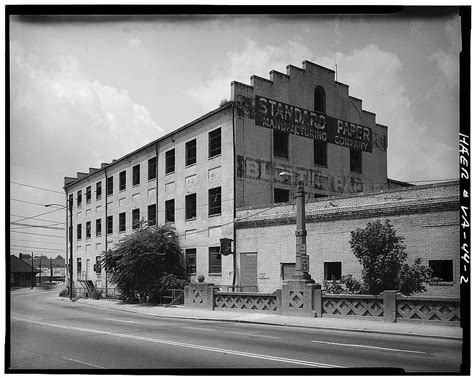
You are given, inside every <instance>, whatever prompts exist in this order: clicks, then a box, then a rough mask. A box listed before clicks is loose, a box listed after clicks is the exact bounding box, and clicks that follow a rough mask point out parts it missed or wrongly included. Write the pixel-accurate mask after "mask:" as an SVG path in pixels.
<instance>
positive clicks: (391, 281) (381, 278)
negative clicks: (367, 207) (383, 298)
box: [349, 219, 429, 295]
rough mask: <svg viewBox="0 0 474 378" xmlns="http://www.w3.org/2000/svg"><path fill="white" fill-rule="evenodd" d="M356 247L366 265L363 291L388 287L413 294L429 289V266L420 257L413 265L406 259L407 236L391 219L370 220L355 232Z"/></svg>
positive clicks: (353, 234)
mask: <svg viewBox="0 0 474 378" xmlns="http://www.w3.org/2000/svg"><path fill="white" fill-rule="evenodd" d="M349 243H350V245H351V248H352V251H353V253H354V255H355V257H357V259H358V260H359V262H360V263H361V265H362V268H363V269H362V279H363V291H365V292H366V293H368V294H379V293H381V292H382V291H384V290H400V291H402V293H404V294H406V295H409V294H412V293H414V292H420V291H423V290H425V287H424V283H425V282H427V281H428V280H429V268H426V267H424V266H422V265H421V260H420V259H417V260H416V261H415V264H414V265H413V266H412V267H410V266H409V265H408V264H406V263H405V260H406V258H407V254H406V252H405V245H404V239H403V237H401V236H397V234H396V232H395V229H394V228H393V226H392V224H391V223H390V221H389V220H388V219H387V220H385V222H384V223H382V222H381V221H379V220H378V221H375V222H369V223H367V226H366V227H365V228H364V229H360V228H358V229H356V230H355V231H352V232H351V239H350V241H349Z"/></svg>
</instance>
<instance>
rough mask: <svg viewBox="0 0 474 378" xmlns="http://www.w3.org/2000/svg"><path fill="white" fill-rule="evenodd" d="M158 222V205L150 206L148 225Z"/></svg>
mask: <svg viewBox="0 0 474 378" xmlns="http://www.w3.org/2000/svg"><path fill="white" fill-rule="evenodd" d="M155 224H156V205H149V206H148V226H154V225H155Z"/></svg>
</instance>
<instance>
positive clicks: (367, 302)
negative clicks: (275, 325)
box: [184, 282, 461, 326]
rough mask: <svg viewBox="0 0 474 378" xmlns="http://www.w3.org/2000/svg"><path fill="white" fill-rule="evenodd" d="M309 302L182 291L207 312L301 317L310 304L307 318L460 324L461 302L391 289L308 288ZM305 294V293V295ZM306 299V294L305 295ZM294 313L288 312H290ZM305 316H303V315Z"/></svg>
mask: <svg viewBox="0 0 474 378" xmlns="http://www.w3.org/2000/svg"><path fill="white" fill-rule="evenodd" d="M305 290H306V291H310V293H309V294H310V295H312V301H310V302H309V301H306V300H305V299H304V296H303V294H304V293H303V292H299V293H300V294H301V295H299V293H298V292H293V291H291V292H289V293H290V294H289V295H288V294H286V295H283V294H285V293H284V290H283V292H282V290H281V289H279V290H277V291H276V292H274V293H255V292H249V293H242V292H234V293H231V292H221V291H218V289H217V288H216V287H214V285H213V284H208V283H204V282H202V283H197V284H191V285H189V286H186V287H185V289H184V304H185V306H187V307H194V308H201V309H207V310H214V309H216V308H217V309H229V310H237V311H238V310H251V311H265V312H268V313H276V314H284V315H296V316H298V315H302V313H301V312H298V308H299V307H303V306H305V304H307V303H312V308H311V309H309V310H310V311H306V313H305V314H306V315H307V314H310V315H309V316H315V317H340V318H349V319H365V320H378V321H386V322H391V323H394V322H422V323H430V324H443V325H455V326H458V325H459V323H460V318H461V316H460V302H459V299H455V298H432V297H421V296H409V297H406V296H403V295H401V294H400V293H397V292H396V291H394V290H387V291H384V292H383V293H381V294H379V295H357V294H326V293H324V292H323V291H322V290H321V287H320V285H317V284H316V285H309V286H308V287H307V288H305ZM306 294H308V293H306ZM306 297H307V295H306ZM292 309H293V310H294V311H291V310H292ZM303 316H304V315H303Z"/></svg>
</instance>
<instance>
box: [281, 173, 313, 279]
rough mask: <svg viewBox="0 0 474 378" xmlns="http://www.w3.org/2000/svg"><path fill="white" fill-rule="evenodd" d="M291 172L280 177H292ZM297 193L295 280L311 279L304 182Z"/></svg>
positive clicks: (299, 183)
mask: <svg viewBox="0 0 474 378" xmlns="http://www.w3.org/2000/svg"><path fill="white" fill-rule="evenodd" d="M292 176H293V175H292V174H291V173H290V172H280V177H287V178H289V177H292ZM297 185H298V189H297V192H296V196H295V198H296V231H295V236H296V263H295V274H294V276H293V278H294V279H297V280H306V279H311V276H310V275H309V273H308V272H309V256H308V255H307V252H306V234H307V232H306V215H305V194H306V193H305V191H304V182H303V181H298V184H297Z"/></svg>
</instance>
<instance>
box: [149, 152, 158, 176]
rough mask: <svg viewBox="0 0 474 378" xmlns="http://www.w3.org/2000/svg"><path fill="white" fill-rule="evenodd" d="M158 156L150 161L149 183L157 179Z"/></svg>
mask: <svg viewBox="0 0 474 378" xmlns="http://www.w3.org/2000/svg"><path fill="white" fill-rule="evenodd" d="M156 162H157V159H156V156H153V157H152V158H150V159H148V181H149V180H155V179H156Z"/></svg>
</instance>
